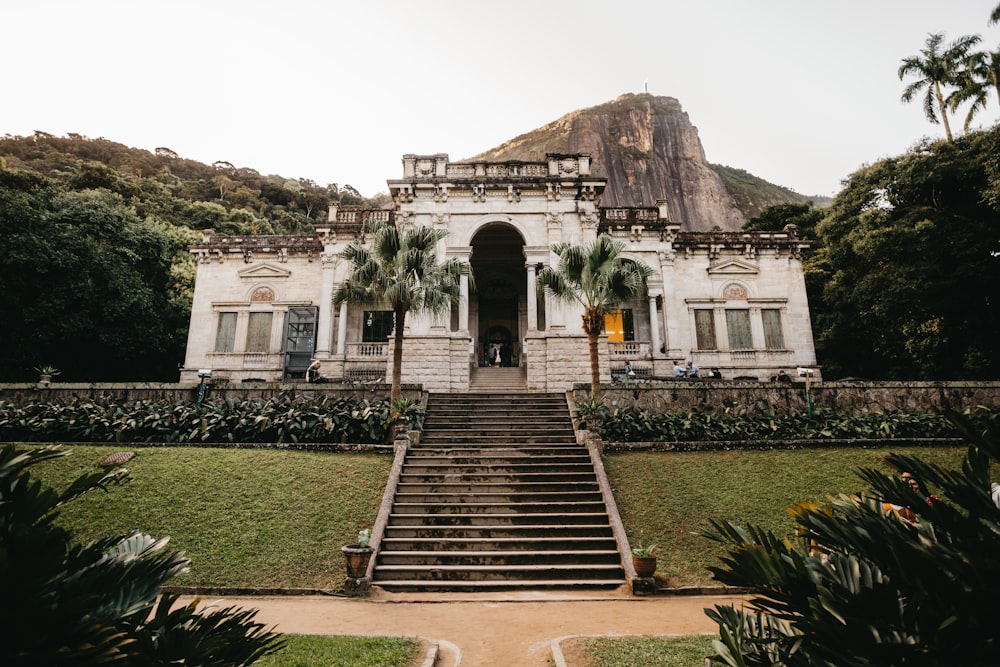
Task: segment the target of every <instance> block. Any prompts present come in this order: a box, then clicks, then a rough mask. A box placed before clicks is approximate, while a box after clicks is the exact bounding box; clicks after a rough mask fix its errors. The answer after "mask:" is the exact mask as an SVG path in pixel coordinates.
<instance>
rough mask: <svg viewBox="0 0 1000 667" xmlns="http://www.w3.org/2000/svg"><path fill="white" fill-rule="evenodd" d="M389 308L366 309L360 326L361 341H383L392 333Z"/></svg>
mask: <svg viewBox="0 0 1000 667" xmlns="http://www.w3.org/2000/svg"><path fill="white" fill-rule="evenodd" d="M392 322H393V316H392V311H391V310H366V311H365V319H364V321H363V322H362V326H361V342H363V343H384V342H386V341H387V340H388V339H389V336H390V335H391V334H392Z"/></svg>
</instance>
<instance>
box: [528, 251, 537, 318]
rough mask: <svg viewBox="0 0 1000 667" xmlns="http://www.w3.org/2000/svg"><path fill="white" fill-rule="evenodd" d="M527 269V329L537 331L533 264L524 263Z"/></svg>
mask: <svg viewBox="0 0 1000 667" xmlns="http://www.w3.org/2000/svg"><path fill="white" fill-rule="evenodd" d="M525 268H526V269H527V270H528V331H538V300H537V296H536V292H535V289H536V288H535V265H534V264H532V263H530V262H529V263H528V264H525Z"/></svg>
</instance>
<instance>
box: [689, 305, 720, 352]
mask: <svg viewBox="0 0 1000 667" xmlns="http://www.w3.org/2000/svg"><path fill="white" fill-rule="evenodd" d="M694 329H695V336H696V340H697V343H698V349H699V350H716V349H718V347H719V344H718V343H717V342H716V340H715V311H714V310H712V309H711V308H699V309H697V310H695V311H694Z"/></svg>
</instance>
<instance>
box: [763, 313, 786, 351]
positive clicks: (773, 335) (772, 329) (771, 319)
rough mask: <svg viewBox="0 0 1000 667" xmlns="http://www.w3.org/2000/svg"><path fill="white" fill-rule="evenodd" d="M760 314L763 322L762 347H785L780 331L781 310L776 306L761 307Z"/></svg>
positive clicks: (770, 348) (774, 348)
mask: <svg viewBox="0 0 1000 667" xmlns="http://www.w3.org/2000/svg"><path fill="white" fill-rule="evenodd" d="M760 316H761V319H762V320H763V322H764V347H766V348H767V349H769V350H783V349H785V335H784V334H783V333H782V331H781V311H780V310H778V309H777V308H763V309H761V311H760Z"/></svg>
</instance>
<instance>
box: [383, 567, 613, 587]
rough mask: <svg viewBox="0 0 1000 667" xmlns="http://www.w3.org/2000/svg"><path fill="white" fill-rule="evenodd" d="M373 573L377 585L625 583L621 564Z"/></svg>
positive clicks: (401, 569) (397, 569)
mask: <svg viewBox="0 0 1000 667" xmlns="http://www.w3.org/2000/svg"><path fill="white" fill-rule="evenodd" d="M375 572H376V573H377V574H376V576H377V578H378V580H379V584H382V583H383V582H386V583H388V582H392V581H398V580H403V581H412V580H415V579H423V580H424V581H428V580H429V581H449V582H451V581H464V580H468V579H475V580H476V581H508V580H519V581H537V580H548V581H558V580H565V579H572V580H579V579H584V578H587V579H589V578H598V579H606V580H622V581H623V580H624V577H625V573H624V571H623V569H622V566H621V565H620V564H613V563H610V564H602V563H580V564H574V563H561V564H556V565H552V564H545V563H542V564H534V565H533V564H527V565H427V566H420V565H376V566H375Z"/></svg>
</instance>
